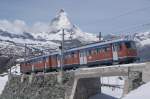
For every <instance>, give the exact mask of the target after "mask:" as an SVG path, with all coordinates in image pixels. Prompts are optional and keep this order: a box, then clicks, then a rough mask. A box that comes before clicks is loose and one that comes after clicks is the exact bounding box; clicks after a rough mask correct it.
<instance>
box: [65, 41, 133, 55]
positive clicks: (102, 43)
mask: <svg viewBox="0 0 150 99" xmlns="http://www.w3.org/2000/svg"><path fill="white" fill-rule="evenodd" d="M126 41H133V40H129V39H117V40H112V41H104V42H96V43H95V42H94V43H90V44H87V45H84V46H80V47H75V48H71V49H68V50H67V51H66V52H70V51H75V50H82V49H86V48H91V47H95V46H102V45H107V44H111V43H117V42H126Z"/></svg>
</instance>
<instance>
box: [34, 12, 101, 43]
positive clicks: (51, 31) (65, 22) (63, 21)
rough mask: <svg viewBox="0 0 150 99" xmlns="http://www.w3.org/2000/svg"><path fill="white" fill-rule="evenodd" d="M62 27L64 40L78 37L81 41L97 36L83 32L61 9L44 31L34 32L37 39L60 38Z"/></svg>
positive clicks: (90, 40) (87, 40)
mask: <svg viewBox="0 0 150 99" xmlns="http://www.w3.org/2000/svg"><path fill="white" fill-rule="evenodd" d="M62 29H64V32H65V40H74V39H78V40H79V41H81V42H82V43H89V42H93V41H97V40H98V38H97V37H96V35H94V34H92V33H86V32H83V31H81V30H80V29H79V27H77V26H76V25H74V24H72V23H71V21H70V20H69V18H68V15H67V13H66V12H65V11H64V10H63V9H61V10H60V11H59V12H58V14H57V15H56V17H55V18H54V19H52V21H51V22H50V25H49V28H48V29H47V31H46V32H42V31H41V32H39V33H34V37H35V38H37V39H46V40H59V41H61V40H62Z"/></svg>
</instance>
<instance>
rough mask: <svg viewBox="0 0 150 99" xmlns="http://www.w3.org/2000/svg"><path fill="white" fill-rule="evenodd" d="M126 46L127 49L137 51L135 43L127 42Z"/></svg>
mask: <svg viewBox="0 0 150 99" xmlns="http://www.w3.org/2000/svg"><path fill="white" fill-rule="evenodd" d="M125 45H126V47H127V48H133V49H135V48H136V46H135V43H134V42H126V43H125Z"/></svg>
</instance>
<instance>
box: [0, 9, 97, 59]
mask: <svg viewBox="0 0 150 99" xmlns="http://www.w3.org/2000/svg"><path fill="white" fill-rule="evenodd" d="M4 23H8V22H2V24H0V54H2V55H5V54H11V53H13V54H17V55H20V56H23V54H24V52H25V44H27V49H28V50H29V51H27V52H29V53H30V52H34V51H35V50H36V51H37V50H38V51H41V50H42V51H43V52H52V51H58V50H59V49H58V48H59V46H60V42H61V40H62V29H64V32H65V44H66V47H67V48H68V47H74V46H79V45H81V44H86V43H91V42H94V41H97V40H98V38H97V37H96V35H94V34H92V33H86V32H83V31H81V30H80V29H79V27H77V26H76V25H74V24H72V23H71V21H70V20H69V18H68V16H67V13H66V12H65V11H64V10H63V9H61V10H60V11H59V12H58V14H57V15H56V17H54V18H53V19H52V20H51V22H50V24H49V26H47V27H46V28H44V30H41V29H40V31H36V32H35V31H32V30H30V31H28V30H26V31H25V28H23V29H24V32H22V33H13V32H10V30H11V29H7V25H5V24H4ZM15 23H16V22H15ZM17 23H18V22H17ZM18 25H19V24H17V30H20V31H21V29H18V27H19V26H18ZM4 26H5V27H4ZM40 26H43V25H41V24H40ZM11 27H13V26H11ZM22 27H23V26H21V28H22ZM9 28H10V27H9ZM34 29H35V28H34ZM7 30H9V31H7ZM14 30H15V29H13V31H14ZM30 54H31V53H30Z"/></svg>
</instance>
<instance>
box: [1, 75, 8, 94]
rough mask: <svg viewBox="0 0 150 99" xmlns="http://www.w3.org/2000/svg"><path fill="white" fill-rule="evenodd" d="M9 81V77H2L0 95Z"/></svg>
mask: <svg viewBox="0 0 150 99" xmlns="http://www.w3.org/2000/svg"><path fill="white" fill-rule="evenodd" d="M7 81H8V75H6V76H4V77H0V94H1V93H2V91H3V89H4V87H5V85H6V83H7Z"/></svg>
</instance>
